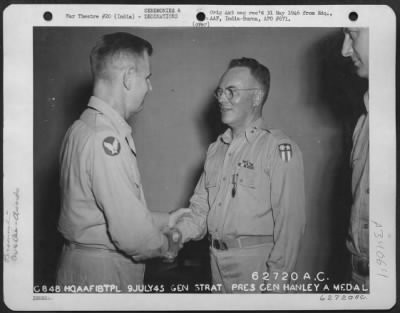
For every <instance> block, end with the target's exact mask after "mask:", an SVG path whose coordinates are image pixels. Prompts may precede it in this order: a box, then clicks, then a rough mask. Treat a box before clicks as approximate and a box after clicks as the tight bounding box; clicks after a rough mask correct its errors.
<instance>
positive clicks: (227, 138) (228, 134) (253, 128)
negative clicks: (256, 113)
mask: <svg viewBox="0 0 400 313" xmlns="http://www.w3.org/2000/svg"><path fill="white" fill-rule="evenodd" d="M263 125H264V120H263V119H262V118H261V117H260V118H258V119H257V120H255V121H254V122H252V123H251V124H250V125H249V126H248V127H247V128H246V129H245V131H244V136H245V138H246V139H247V141H249V142H251V141H253V140H254V138H255V136H256V134H257V129H263ZM242 135H243V134H240V135H239V136H242ZM220 139H221V140H222V142H224V143H226V144H230V143H231V142H232V140H233V136H232V129H231V128H228V129H227V130H226V131H225V132H224V133H223V134H222V135H221V136H220Z"/></svg>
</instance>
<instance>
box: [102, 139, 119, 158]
mask: <svg viewBox="0 0 400 313" xmlns="http://www.w3.org/2000/svg"><path fill="white" fill-rule="evenodd" d="M103 149H104V152H105V153H106V154H107V155H111V156H114V155H118V154H119V152H120V151H121V144H120V143H119V141H118V139H117V138H115V137H112V136H110V137H107V138H105V139H104V140H103Z"/></svg>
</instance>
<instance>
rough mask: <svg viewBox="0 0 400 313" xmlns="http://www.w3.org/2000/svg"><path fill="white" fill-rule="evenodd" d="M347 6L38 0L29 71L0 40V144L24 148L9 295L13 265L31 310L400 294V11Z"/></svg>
mask: <svg viewBox="0 0 400 313" xmlns="http://www.w3.org/2000/svg"><path fill="white" fill-rule="evenodd" d="M116 7H118V6H116ZM353 7H356V8H357V10H355V9H354V8H353ZM353 7H349V8H347V7H345V6H343V8H342V10H339V8H336V9H332V8H330V7H326V8H324V7H323V6H322V7H321V6H314V7H313V6H309V7H308V8H305V7H304V6H301V7H300V6H299V7H296V6H291V7H282V8H279V7H277V6H274V7H272V6H271V7H270V6H236V7H227V6H202V7H196V6H189V7H180V6H179V5H169V6H151V5H147V6H145V5H142V6H134V5H132V6H127V8H126V10H125V11H124V10H123V9H121V8H120V7H119V8H117V9H115V8H114V6H110V8H106V7H105V8H99V6H97V7H96V8H95V9H94V10H93V11H92V12H91V11H90V8H85V10H81V9H80V8H78V7H77V6H70V7H68V6H63V7H61V8H54V10H48V11H46V10H43V9H42V10H37V8H36V7H35V11H37V12H41V13H42V15H41V16H40V18H41V19H42V20H41V22H40V23H36V22H34V23H32V25H30V29H28V28H27V30H25V29H24V30H23V33H24V34H28V33H29V44H30V45H31V47H30V52H26V53H27V54H28V55H30V58H29V61H27V60H25V61H24V62H28V64H29V66H30V71H26V76H23V77H15V76H12V75H11V74H10V75H8V74H7V73H9V72H7V70H11V69H13V68H19V67H21V66H22V65H23V62H21V63H19V62H18V60H21V56H19V55H17V56H16V55H14V56H13V55H12V51H17V50H16V49H14V50H13V49H10V50H9V51H10V53H11V55H10V54H6V55H5V57H6V58H7V57H9V58H10V59H12V60H13V62H10V65H9V67H7V66H6V67H5V73H6V76H5V77H6V81H5V99H10V100H9V103H10V104H11V103H13V104H14V107H12V106H11V105H7V102H5V124H4V125H5V132H4V133H5V138H4V146H5V147H6V146H7V145H10V148H11V147H12V148H13V149H16V148H17V147H18V146H19V145H24V144H25V143H28V145H27V146H28V147H29V148H26V149H27V151H26V154H25V155H18V156H15V154H14V155H13V156H12V157H11V156H9V157H8V158H7V156H8V155H6V158H5V171H4V172H5V180H4V181H5V193H7V192H8V194H5V210H4V219H3V220H4V261H3V263H4V268H5V282H4V284H5V285H4V290H5V295H6V296H5V298H7V285H6V284H7V281H8V283H9V279H10V277H12V275H16V276H15V282H16V283H15V284H17V282H22V281H23V282H24V288H25V289H26V290H27V294H28V295H27V296H26V297H27V301H30V302H27V303H33V305H37V308H38V309H39V308H41V307H42V308H53V309H63V308H67V309H70V308H71V309H79V308H80V306H79V303H76V302H77V301H82V308H85V309H87V308H98V307H97V306H96V303H93V301H97V300H93V299H97V298H93V297H97V296H102V297H103V298H101V299H100V302H107V303H108V304H107V306H106V307H104V308H114V307H113V306H112V304H111V303H110V301H109V299H112V297H113V296H114V295H117V294H118V295H121V294H122V295H124V296H126V297H130V299H131V300H130V302H127V303H125V304H126V306H124V305H123V304H122V306H116V307H115V308H116V309H118V308H122V309H129V303H134V302H135V297H138V299H144V298H141V297H144V296H145V295H146V296H147V297H149V296H152V297H154V298H147V300H140V303H142V302H141V301H146V302H147V304H143V303H142V304H141V305H143V308H144V309H157V308H159V304H157V303H155V302H160V303H163V302H164V301H167V303H168V304H167V305H166V307H168V308H169V309H179V308H185V307H187V306H189V305H190V303H191V302H192V303H195V305H193V306H192V309H195V308H203V309H210V308H213V306H212V304H211V303H207V302H212V301H215V302H219V304H218V305H217V306H216V307H215V308H218V309H221V308H227V309H230V308H232V306H233V305H234V304H233V303H237V302H242V301H243V300H240V299H244V302H243V304H242V306H240V305H239V306H236V307H237V308H249V309H250V308H253V309H254V308H256V309H279V308H288V309H289V308H294V307H295V304H296V301H299V300H300V299H302V297H304V299H306V298H305V297H312V298H310V299H312V300H310V302H313V303H316V305H317V306H316V307H315V308H318V309H332V308H335V305H338V307H340V308H342V309H343V308H348V309H359V308H390V307H391V306H392V305H394V303H395V302H391V300H390V299H392V301H394V300H395V297H392V296H391V295H393V296H395V293H392V292H389V293H388V291H385V293H387V297H381V296H380V295H379V293H380V292H384V290H382V288H381V287H382V286H387V288H388V290H389V289H390V290H391V289H392V286H394V284H395V272H394V262H395V259H394V257H395V249H394V239H395V224H394V223H395V187H396V186H395V176H394V174H393V173H392V174H391V172H393V171H390V170H388V168H387V166H390V165H391V164H394V165H395V149H393V147H391V145H392V144H393V143H394V144H395V128H394V129H393V127H395V122H394V109H395V106H394V93H395V87H394V86H395V85H394V70H392V71H391V72H390V73H389V74H390V75H388V76H387V77H386V78H385V79H386V81H385V82H383V81H382V80H381V77H382V73H381V71H384V70H387V69H388V68H390V67H391V65H390V62H394V61H395V59H394V55H395V54H394V52H391V51H390V49H386V50H385V49H379V46H381V48H382V47H383V45H382V44H379V43H380V42H381V41H382V42H385V43H387V42H389V43H388V44H385V47H393V49H394V47H395V42H394V40H393V38H394V36H393V34H392V33H391V31H393V32H394V28H393V27H392V24H391V21H392V20H391V19H390V17H391V15H390V11H388V10H387V8H386V9H385V8H383V7H379V6H376V8H375V10H381V11H382V13H381V14H386V15H387V16H388V18H387V21H388V24H387V25H386V24H384V23H383V25H381V26H380V28H379V27H378V26H376V24H377V23H376V22H375V21H374V20H373V18H372V17H369V15H371V16H373V15H374V14H373V13H372V10H367V9H365V8H364V9H360V10H359V9H358V7H357V6H353ZM188 11H189V12H190V13H191V14H190V15H188V14H186V13H185V12H188ZM123 12H126V13H123ZM339 12H343V14H342V15H343V16H344V17H343V16H341V17H340V18H336V19H335V17H336V16H337V15H339ZM356 12H357V13H356ZM184 13H185V14H184ZM363 14H364V15H363ZM10 15H11V13H10ZM308 16H310V17H308ZM313 16H316V17H315V18H316V19H318V21H321V20H323V18H326V21H327V22H326V23H325V24H324V23H321V22H318V23H317V22H315V23H314V22H312V23H311V22H310V21H309V20H308V19H307V20H306V18H310V19H312V18H313ZM365 16H367V17H365ZM57 19H60V20H61V21H62V23H61V22H57ZM186 19H190V21H188V22H187V21H186ZM296 19H299V23H297V24H296ZM108 20H114V23H111V22H109V21H108ZM192 20H193V22H192ZM53 21H54V22H55V23H54V24H52V22H53ZM141 21H143V22H142V23H141ZM144 21H145V22H144ZM177 21H182V22H181V23H178V22H177ZM236 22H237V23H238V26H235V25H234V23H236ZM269 22H271V23H272V22H274V23H275V24H274V23H272V25H271V26H270V25H269V24H268V23H269ZM129 23H131V24H132V25H129ZM186 24H188V25H186ZM15 31H18V30H15ZM21 31H22V27H21ZM384 31H386V34H387V35H388V37H387V38H382V37H380V36H381V34H383V33H385V32H384ZM11 33H12V32H11V30H9V33H7V34H9V35H7V34H6V36H5V47H6V48H7V43H8V41H7V39H8V36H11ZM389 39H392V40H393V42H390V40H389ZM375 42H376V43H377V44H376V45H373V44H374V43H375ZM372 47H374V48H372ZM6 51H7V50H6ZM18 51H19V50H18ZM18 53H19V52H18ZM21 53H22V52H21ZM377 55H379V56H385V57H384V58H382V57H379V58H377ZM393 65H394V64H393ZM374 73H376V74H374ZM19 79H20V80H19ZM29 82H31V86H30V87H29V88H28V89H24V88H17V87H15V86H24V85H29ZM8 86H10V87H14V88H15V89H12V90H11V89H7V87H8ZM24 90H25V91H24ZM30 91H31V92H30ZM23 94H25V95H23ZM19 95H21V97H27V98H29V99H30V101H31V102H30V103H31V104H29V105H28V103H29V102H28V103H26V104H23V105H21V106H20V107H19V108H16V107H15V101H16V98H18V96H19ZM385 97H386V98H385ZM370 99H371V101H370ZM380 99H385V100H386V106H385V107H383V106H382V107H381V109H380V112H379V113H378V110H377V107H376V106H375V105H374V102H376V101H378V100H379V101H380ZM373 100H374V101H373ZM370 103H371V106H370V105H369V104H370ZM25 106H28V107H29V110H27V111H24V107H25ZM370 113H371V114H370ZM21 115H22V116H24V117H21ZM7 118H10V119H8V120H7ZM382 120H383V121H385V123H381V122H382ZM8 121H13V124H11V123H9V124H8V123H7V122H8ZM15 125H21V126H22V127H23V128H22V129H21V128H18V127H16V126H15ZM370 125H371V127H370ZM377 125H380V126H379V127H377ZM30 126H31V127H30ZM24 127H26V128H24ZM18 131H19V132H21V134H20V135H17V136H16V138H17V139H18V138H21V137H22V135H24V136H25V137H24V139H23V141H21V142H20V141H19V140H15V141H12V140H11V135H12V134H13V133H15V132H18ZM22 132H25V133H24V134H22ZM383 136H384V137H385V139H384V140H377V138H381V137H383ZM370 142H371V145H370ZM4 151H7V150H6V149H4ZM378 151H381V152H382V153H378ZM370 154H371V155H372V157H371V159H370ZM371 164H373V165H374V166H372V165H371ZM385 164H386V166H385ZM7 165H8V167H7ZM26 167H28V168H29V169H30V170H31V174H30V175H31V176H28V177H26V178H24V177H16V176H17V175H16V171H17V170H18V168H21V169H22V168H26ZM370 173H371V175H370ZM18 175H19V174H18ZM9 178H10V179H9ZM29 186H30V187H29ZM28 190H29V191H28ZM382 198H384V199H386V201H387V203H386V206H385V207H386V208H387V209H386V210H385V211H382V210H381V209H378V207H377V205H376V204H377V203H379V199H382ZM30 200H31V201H30ZM27 202H30V206H26V203H27ZM24 204H25V205H24ZM8 205H9V207H7V206H8ZM379 210H381V211H379ZM24 225H28V228H25V227H24ZM24 247H25V248H24ZM27 247H29V248H27ZM15 271H17V272H18V273H17V274H15ZM24 271H25V272H24ZM8 273H11V274H8ZM27 273H29V274H27ZM8 275H11V276H8ZM26 282H28V283H26ZM29 282H31V284H30V285H29ZM26 285H28V286H26ZM13 288H14V287H13ZM13 288H11V287H10V289H13ZM29 293H30V295H29ZM162 294H163V295H162ZM8 295H9V294H8ZM233 295H236V296H237V297H236V298H231V297H230V296H233ZM244 295H246V296H244ZM198 296H201V298H198ZM226 296H229V298H225V297H226ZM242 296H243V297H246V298H240V297H242ZM9 297H10V298H13V297H11V296H10V295H9ZM175 297H178V298H175ZM247 297H255V298H251V299H252V300H251V301H250V304H249V306H248V307H246V306H245V303H246V301H247V299H248V298H247ZM262 297H267V298H268V297H271V298H270V299H273V298H275V297H277V298H276V299H279V301H280V303H275V304H268V303H263V300H262V299H261V298H262ZM376 298H382V299H383V300H382V303H381V304H377V305H378V306H377V307H374V306H369V307H368V306H367V305H368V304H371V303H372V301H375V299H376ZM74 299H76V300H74ZM78 299H79V300H78ZM82 299H83V300H82ZM89 299H90V301H89ZM149 299H154V300H150V302H153V303H148V301H149ZM157 299H159V300H157ZM170 299H183V300H182V302H181V303H180V304H179V303H178V304H176V303H175V302H172V301H171V302H170ZM192 299H193V300H192ZM207 299H209V300H207ZM211 299H212V300H211ZM227 299H229V300H228V301H227ZM253 299H255V300H253ZM290 299H293V300H290ZM307 299H308V298H307ZM6 300H7V299H6ZM174 301H176V300H174ZM178 301H180V300H178ZM193 301H194V302H193ZM231 301H232V303H227V302H231ZM303 301H304V300H303ZM71 302H75V303H71ZM84 302H86V304H83V303H84ZM88 302H92V303H91V304H89V303H88ZM285 302H286V303H285ZM290 302H293V303H290ZM6 303H7V301H6ZM10 303H13V306H9V307H10V308H12V307H17V308H18V307H21V308H22V307H24V306H23V305H22V304H21V305H20V306H19V305H16V304H15V303H16V301H15V299H12V300H10ZM52 303H53V304H52ZM160 305H161V304H160ZM302 305H304V307H305V308H310V306H308V305H307V304H306V303H303V304H302ZM31 309H32V308H31Z"/></svg>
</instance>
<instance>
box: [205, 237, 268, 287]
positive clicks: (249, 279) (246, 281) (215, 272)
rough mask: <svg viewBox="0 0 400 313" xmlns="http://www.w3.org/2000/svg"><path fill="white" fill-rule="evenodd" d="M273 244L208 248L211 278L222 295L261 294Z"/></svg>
mask: <svg viewBox="0 0 400 313" xmlns="http://www.w3.org/2000/svg"><path fill="white" fill-rule="evenodd" d="M272 247H273V244H272V243H265V244H261V245H257V246H252V247H246V248H232V249H227V250H218V249H215V248H213V247H210V262H211V277H212V283H213V284H214V285H216V284H219V285H222V286H221V289H220V291H221V292H222V293H261V291H262V289H261V285H262V284H263V283H265V282H264V281H263V279H262V278H263V276H264V275H263V274H264V273H266V272H268V268H267V260H268V256H269V254H270V253H271V250H272Z"/></svg>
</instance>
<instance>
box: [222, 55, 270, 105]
mask: <svg viewBox="0 0 400 313" xmlns="http://www.w3.org/2000/svg"><path fill="white" fill-rule="evenodd" d="M233 67H247V68H248V69H249V70H250V74H251V75H252V76H253V77H254V78H255V80H256V81H257V82H258V83H259V84H260V85H261V88H262V90H263V92H264V95H263V98H262V103H261V104H264V103H265V101H267V97H268V93H269V85H270V80H271V75H270V73H269V69H268V68H267V67H266V66H264V65H262V64H261V63H259V62H258V61H257V60H255V59H251V58H240V59H233V60H231V62H230V63H229V66H228V69H231V68H233Z"/></svg>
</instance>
